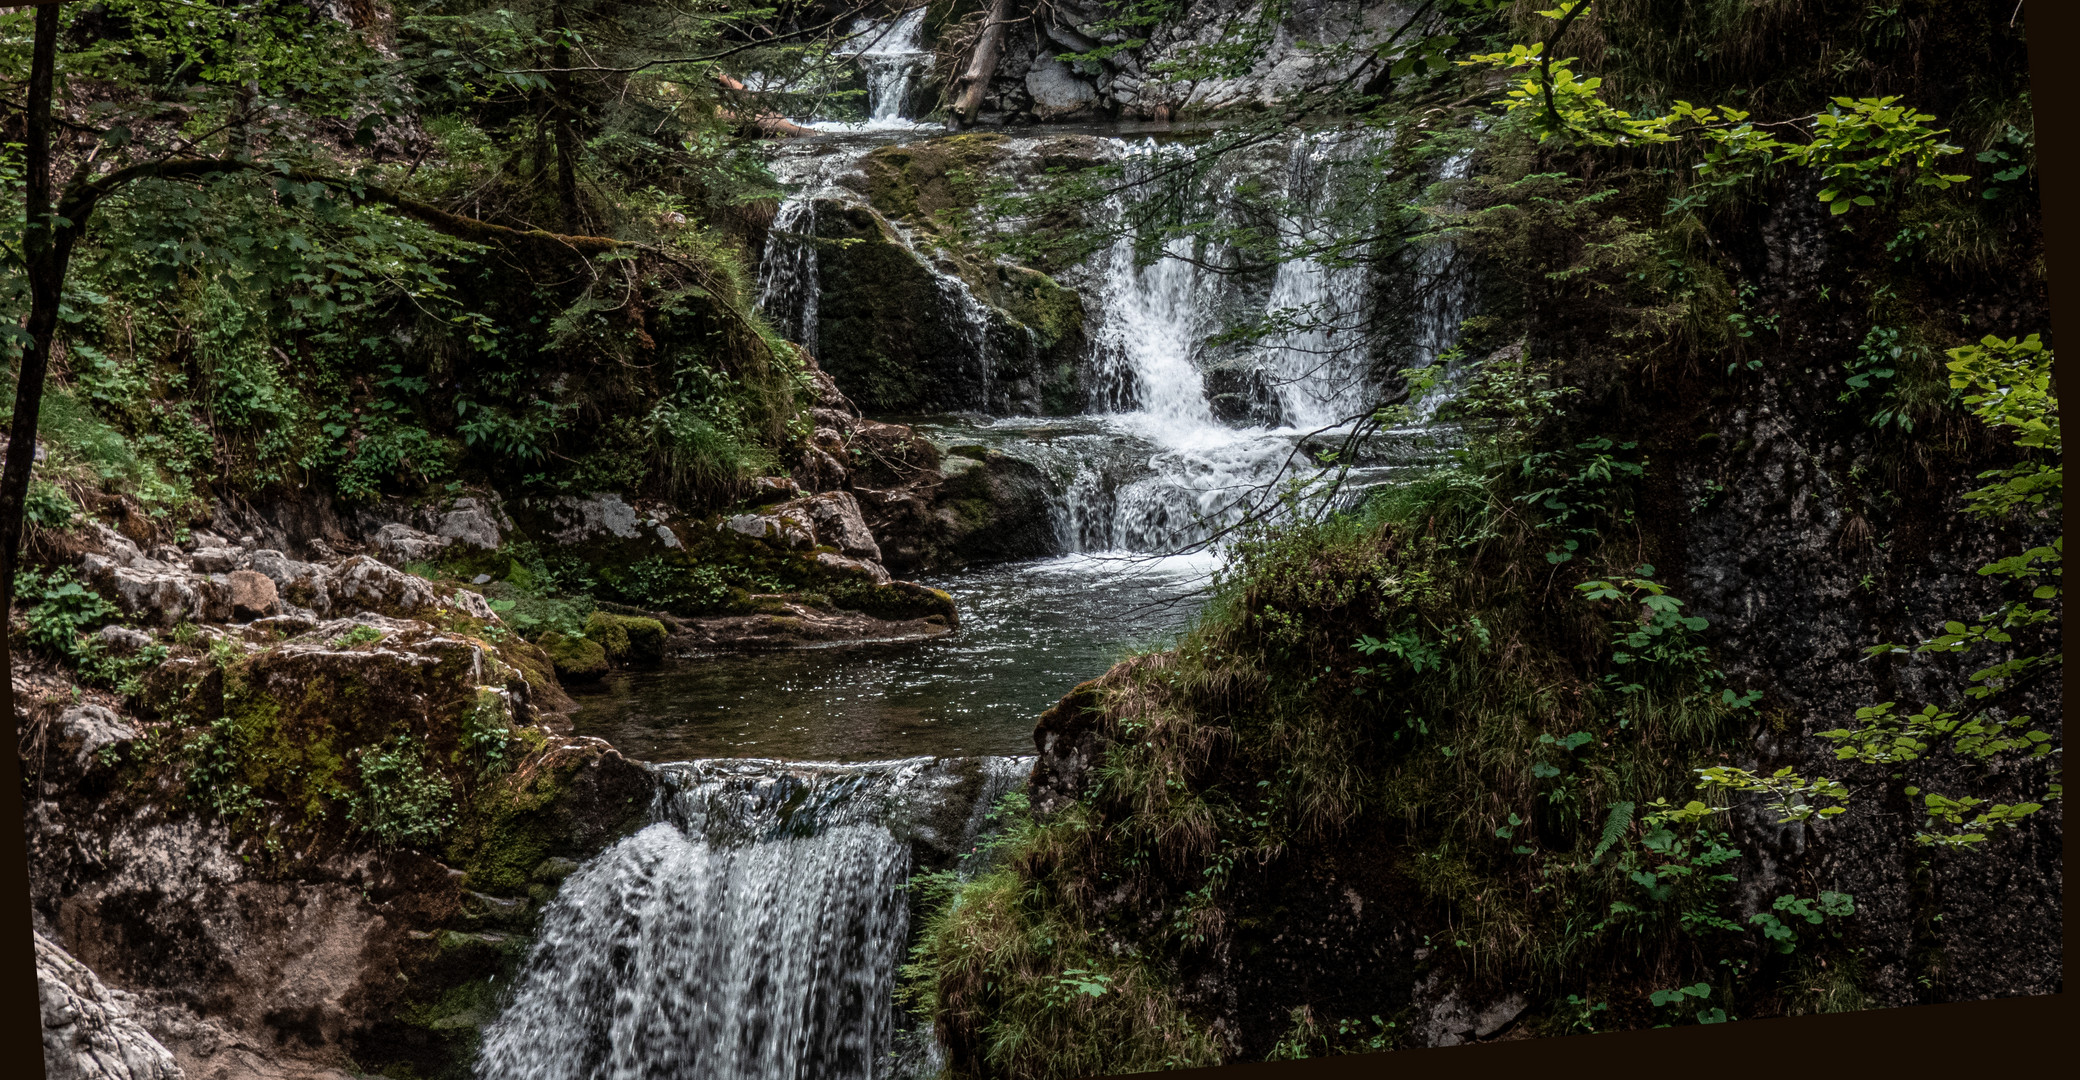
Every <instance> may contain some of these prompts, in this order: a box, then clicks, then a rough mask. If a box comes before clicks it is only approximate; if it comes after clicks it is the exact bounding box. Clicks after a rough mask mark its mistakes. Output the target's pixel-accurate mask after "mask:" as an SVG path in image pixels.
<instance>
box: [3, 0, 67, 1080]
mask: <svg viewBox="0 0 2080 1080" xmlns="http://www.w3.org/2000/svg"><path fill="white" fill-rule="evenodd" d="M57 60H58V5H56V4H46V5H45V6H43V7H39V8H37V9H36V41H35V45H34V47H33V51H32V52H31V54H30V60H29V116H28V131H27V136H28V138H27V142H28V145H27V147H26V148H25V151H26V152H25V154H24V157H25V159H26V160H25V162H24V164H26V165H27V166H28V170H29V175H28V178H27V184H26V185H25V186H26V188H27V192H26V195H27V202H28V206H27V210H28V213H27V215H26V216H25V221H26V222H27V228H25V229H24V230H23V232H22V249H23V250H22V254H23V256H24V260H23V261H24V262H25V263H27V266H26V267H25V269H26V270H27V271H28V276H29V326H28V330H29V345H28V346H27V347H25V348H24V349H23V350H22V366H21V369H20V371H18V372H17V373H16V375H15V384H14V386H15V392H14V421H13V423H12V425H11V426H10V428H9V430H8V435H7V465H6V468H5V470H4V471H0V615H4V616H5V617H6V623H5V625H4V626H0V713H4V714H5V715H6V717H7V728H8V737H7V745H6V746H5V747H0V799H4V800H6V802H7V804H8V806H9V807H11V808H12V811H13V812H12V813H9V814H7V815H6V818H8V819H12V820H13V821H14V824H13V825H11V826H10V825H0V860H4V861H5V864H6V872H5V873H4V874H0V893H4V895H0V972H7V971H12V972H14V974H13V975H7V976H0V977H4V978H8V979H12V980H23V981H18V982H16V984H15V986H16V989H17V991H18V992H20V991H26V992H20V993H19V994H18V996H17V995H10V996H11V997H13V998H14V1000H16V1001H36V1000H39V998H38V993H37V985H36V944H35V938H34V936H33V933H32V931H33V929H34V927H33V922H32V918H31V915H30V909H29V890H28V888H27V886H28V876H27V874H28V869H29V844H28V838H27V836H26V832H27V829H26V826H27V824H28V822H27V819H26V817H25V816H22V815H23V809H22V757H21V736H20V732H21V727H20V721H19V720H17V719H16V712H15V700H14V657H13V655H12V653H11V651H10V649H9V645H10V640H9V639H10V638H11V637H12V636H13V630H14V568H15V557H16V556H17V555H18V554H19V551H20V547H21V541H22V504H23V503H24V501H26V499H27V497H28V493H29V467H30V466H31V465H33V464H35V458H36V417H37V412H38V410H39V409H40V408H41V406H42V405H43V377H44V374H45V372H47V371H49V370H50V362H51V343H52V341H53V339H55V338H56V336H57V329H58V293H59V290H60V289H61V288H62V286H63V284H64V281H65V262H66V258H67V257H68V256H69V255H70V253H71V251H70V249H71V246H72V245H71V239H70V236H71V233H70V230H68V231H67V235H66V236H64V237H63V238H61V237H60V236H59V234H58V233H57V231H56V225H57V223H56V222H55V221H53V220H52V218H51V87H52V83H53V82H54V81H55V80H56V69H57ZM18 872H19V873H21V874H22V875H23V876H22V878H21V879H20V880H21V882H22V884H21V886H20V887H17V886H16V885H15V884H14V881H15V874H16V873H18ZM8 926H13V927H14V929H13V930H7V929H5V928H6V927H8ZM18 1020H19V1021H20V1026H19V1027H18V1028H17V1032H18V1033H26V1034H27V1036H28V1037H27V1038H22V1037H19V1034H18V1037H16V1038H14V1039H10V1040H9V1041H10V1042H12V1043H14V1044H15V1047H16V1050H15V1052H16V1053H19V1054H22V1055H24V1056H25V1058H26V1057H34V1058H35V1059H36V1065H35V1066H33V1067H31V1066H30V1065H29V1064H28V1062H27V1061H26V1060H24V1061H22V1062H21V1063H20V1064H19V1065H18V1067H19V1068H21V1069H22V1070H23V1072H25V1073H28V1074H30V1075H37V1076H40V1075H42V1073H43V1038H42V1032H43V1024H42V1022H41V1018H40V1017H38V1016H36V1015H34V1014H32V1015H30V1016H23V1017H19V1018H18ZM31 1025H34V1026H33V1027H32V1026H31Z"/></svg>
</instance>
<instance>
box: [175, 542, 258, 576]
mask: <svg viewBox="0 0 2080 1080" xmlns="http://www.w3.org/2000/svg"><path fill="white" fill-rule="evenodd" d="M188 566H189V568H190V569H192V570H194V571H195V572H196V573H198V574H228V573H230V572H232V571H233V570H242V569H244V568H245V566H246V553H245V552H243V551H240V550H239V549H238V548H235V547H206V548H197V549H195V550H194V551H192V552H190V553H189V554H188Z"/></svg>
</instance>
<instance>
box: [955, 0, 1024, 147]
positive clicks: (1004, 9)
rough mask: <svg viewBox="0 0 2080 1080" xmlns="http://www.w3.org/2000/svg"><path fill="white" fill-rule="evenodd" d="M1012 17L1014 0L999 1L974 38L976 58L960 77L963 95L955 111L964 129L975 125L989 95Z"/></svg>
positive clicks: (994, 4) (992, 6) (993, 6)
mask: <svg viewBox="0 0 2080 1080" xmlns="http://www.w3.org/2000/svg"><path fill="white" fill-rule="evenodd" d="M1010 17H1011V0H996V2H995V3H993V4H991V5H990V8H989V19H988V21H986V22H984V23H983V24H982V35H981V36H980V37H978V38H976V39H975V58H974V59H973V60H971V61H969V63H968V71H967V74H965V75H962V76H961V77H960V87H961V96H960V99H959V101H958V102H956V103H955V105H954V108H953V113H954V117H955V119H956V120H957V121H958V122H959V123H960V124H962V125H964V126H965V125H967V124H972V123H974V122H975V114H976V112H978V111H979V110H981V108H982V96H983V95H984V94H986V93H988V92H989V80H990V77H991V76H993V75H995V74H996V73H997V58H998V57H999V56H1001V55H1002V54H1003V52H1004V27H1005V26H1006V25H1008V23H1007V22H1006V20H1008V19H1009V18H1010Z"/></svg>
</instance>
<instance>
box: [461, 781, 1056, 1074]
mask: <svg viewBox="0 0 2080 1080" xmlns="http://www.w3.org/2000/svg"><path fill="white" fill-rule="evenodd" d="M1031 763H1032V759H1031V758H968V759H935V758H914V759H909V760H904V761H893V762H873V763H866V764H857V765H837V764H819V763H813V762H777V761H761V760H751V759H724V760H713V761H696V762H687V763H682V764H676V765H662V766H657V767H656V768H657V769H658V771H659V772H660V773H661V774H663V779H664V780H665V781H666V783H665V785H664V794H662V795H661V796H660V798H659V805H658V807H657V810H656V813H655V817H656V818H657V820H656V821H655V822H654V823H653V824H651V825H650V826H648V827H647V828H645V829H643V830H642V831H641V832H638V833H636V834H635V835H634V836H631V837H629V838H628V839H626V840H623V841H622V842H620V843H619V844H617V845H615V846H614V847H613V848H610V849H608V850H607V851H606V852H604V853H603V854H601V855H600V856H598V857H597V858H595V859H593V860H592V861H591V862H590V863H588V864H586V865H585V866H584V867H581V868H580V869H579V870H578V871H577V872H576V873H575V874H573V875H571V877H570V878H569V879H567V880H566V881H565V882H564V885H563V888H562V891H561V892H560V893H559V894H558V896H557V898H556V900H555V902H554V903H553V904H552V905H551V906H550V908H549V909H548V911H547V912H546V913H545V915H544V917H543V920H542V928H541V932H540V936H539V937H538V938H537V940H536V943H535V946H534V949H533V951H532V953H531V954H530V955H529V957H528V960H527V963H526V966H525V968H524V969H523V971H522V974H521V976H520V979H519V982H518V984H517V986H516V988H515V990H514V992H513V998H512V1002H511V1004H510V1005H509V1006H508V1007H507V1009H506V1010H505V1012H504V1013H503V1014H502V1015H501V1016H500V1017H499V1019H498V1020H497V1021H496V1022H495V1023H493V1024H492V1025H491V1026H490V1027H489V1028H487V1029H486V1030H485V1033H484V1045H483V1050H482V1053H481V1054H480V1056H479V1058H478V1064H477V1075H478V1076H479V1077H482V1078H483V1080H494V1078H498V1080H505V1078H512V1077H518V1078H524V1080H653V1078H664V1077H680V1076H700V1077H717V1078H730V1080H811V1078H814V1080H855V1078H856V1080H871V1078H873V1077H876V1076H883V1075H887V1074H888V1073H889V1071H890V1070H889V1061H890V1059H889V1054H890V1048H891V1044H892V1039H893V1036H894V1034H895V1032H896V1029H897V1026H898V1025H897V1023H896V1018H895V1013H894V998H893V994H894V980H895V970H896V966H897V963H898V961H899V960H900V958H901V954H902V949H903V946H904V941H905V937H906V935H907V933H908V929H909V909H908V905H907V900H906V897H905V895H904V893H903V889H902V886H903V883H904V881H905V880H906V879H907V878H908V876H909V874H910V870H911V862H912V851H913V849H914V848H915V847H916V846H918V845H928V846H932V847H935V848H937V849H938V850H941V851H946V852H951V851H954V850H958V849H960V848H962V847H964V846H966V845H967V844H968V843H970V842H971V841H972V840H973V839H974V838H975V837H976V835H977V834H978V833H979V832H980V830H981V828H982V826H983V815H984V814H985V812H986V811H987V809H988V807H989V806H991V805H992V804H993V803H995V801H996V800H997V798H998V797H999V796H1001V795H1002V794H1003V793H1005V792H1006V791H1009V790H1011V789H1012V788H1013V787H1014V786H1016V785H1017V784H1018V783H1019V782H1020V781H1021V779H1022V777H1023V775H1024V773H1025V772H1026V771H1027V770H1028V769H1030V767H1031Z"/></svg>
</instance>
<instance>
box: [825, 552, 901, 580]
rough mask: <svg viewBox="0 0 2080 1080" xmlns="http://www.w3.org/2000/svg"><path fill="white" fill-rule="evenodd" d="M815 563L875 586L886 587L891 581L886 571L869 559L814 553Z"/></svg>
mask: <svg viewBox="0 0 2080 1080" xmlns="http://www.w3.org/2000/svg"><path fill="white" fill-rule="evenodd" d="M816 562H817V563H818V564H819V565H821V566H823V567H825V568H827V569H830V570H833V571H836V572H837V573H840V574H845V575H848V576H853V577H862V578H865V579H867V580H868V581H871V582H873V583H874V584H876V585H886V584H888V583H889V581H890V580H891V579H890V578H889V575H888V571H887V569H885V568H883V567H882V565H881V564H880V563H878V562H874V561H872V560H870V559H848V558H846V557H845V556H843V555H833V554H831V553H830V552H828V551H819V552H817V553H816Z"/></svg>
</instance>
